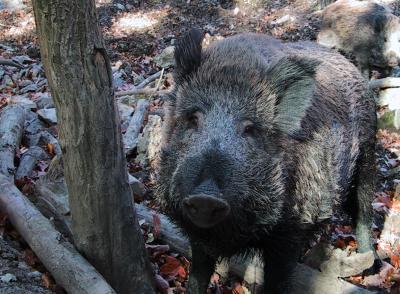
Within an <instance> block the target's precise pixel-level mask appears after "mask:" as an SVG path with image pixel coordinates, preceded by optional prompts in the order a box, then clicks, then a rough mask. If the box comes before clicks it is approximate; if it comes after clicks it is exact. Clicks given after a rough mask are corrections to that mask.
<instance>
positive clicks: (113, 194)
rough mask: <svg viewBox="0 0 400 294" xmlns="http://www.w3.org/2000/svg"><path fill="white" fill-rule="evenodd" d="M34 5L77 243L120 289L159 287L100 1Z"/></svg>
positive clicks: (148, 290) (38, 1)
mask: <svg viewBox="0 0 400 294" xmlns="http://www.w3.org/2000/svg"><path fill="white" fill-rule="evenodd" d="M33 7H34V12H35V20H36V27H37V30H38V35H39V39H40V50H41V55H42V60H43V63H44V67H45V71H46V76H47V78H48V80H49V85H50V88H51V90H52V96H53V97H54V101H55V105H56V109H57V118H58V127H59V135H60V142H61V148H62V153H63V160H64V167H65V178H66V182H67V186H68V191H69V195H70V198H69V201H70V208H71V214H72V229H73V237H74V242H75V244H76V246H77V248H78V250H79V251H80V252H81V253H83V255H84V256H85V257H86V258H87V259H88V260H89V261H90V262H91V263H92V264H93V265H94V266H95V267H96V269H97V270H98V271H99V272H100V273H101V274H102V275H103V276H104V277H105V278H106V280H107V281H108V282H109V283H110V284H111V285H112V286H113V288H114V289H115V290H116V291H117V292H118V293H122V294H123V293H133V292H135V293H154V290H153V282H152V274H151V268H150V263H149V262H148V258H147V255H146V251H145V248H144V242H143V237H142V235H141V233H140V228H139V225H138V222H137V220H136V214H135V212H134V208H133V205H132V199H131V191H130V187H129V184H128V178H127V171H126V161H125V155H124V153H123V146H122V139H121V130H120V124H119V117H118V112H117V110H116V105H115V102H114V100H113V95H114V90H113V84H112V73H111V67H110V62H109V59H108V57H107V54H106V50H105V47H104V42H103V39H102V36H101V34H100V29H99V27H98V24H97V17H96V8H95V1H94V0H91V1H78V0H52V1H49V0H34V1H33Z"/></svg>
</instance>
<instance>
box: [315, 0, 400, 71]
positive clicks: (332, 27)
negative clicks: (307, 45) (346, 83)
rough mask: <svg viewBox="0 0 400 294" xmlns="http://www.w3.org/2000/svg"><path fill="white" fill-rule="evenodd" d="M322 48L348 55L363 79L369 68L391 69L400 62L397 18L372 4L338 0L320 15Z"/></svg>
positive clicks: (398, 22)
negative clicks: (352, 58) (325, 47)
mask: <svg viewBox="0 0 400 294" xmlns="http://www.w3.org/2000/svg"><path fill="white" fill-rule="evenodd" d="M317 42H318V43H319V44H321V45H324V46H327V47H330V48H336V49H339V50H342V51H344V52H345V53H351V54H352V55H353V56H354V57H355V60H356V62H357V65H358V67H359V69H360V70H361V71H362V73H363V75H364V76H365V77H368V76H369V69H370V68H371V67H372V66H375V67H380V68H393V67H396V66H397V65H398V64H399V61H400V18H399V17H397V16H395V15H394V14H392V13H391V12H390V10H389V8H387V7H385V6H383V4H378V3H376V2H372V1H357V0H339V1H337V2H335V3H333V4H331V5H329V6H327V7H326V8H325V9H324V11H323V13H322V23H321V31H320V33H319V34H318V38H317Z"/></svg>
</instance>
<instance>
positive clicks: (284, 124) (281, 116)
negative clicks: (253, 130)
mask: <svg viewBox="0 0 400 294" xmlns="http://www.w3.org/2000/svg"><path fill="white" fill-rule="evenodd" d="M319 64H320V62H319V61H316V60H313V59H306V58H299V57H284V58H282V59H280V60H279V61H278V62H277V63H276V64H275V65H274V66H272V68H271V69H270V70H269V73H268V76H269V78H270V82H269V83H270V90H271V94H272V95H273V96H274V98H275V114H274V122H275V124H276V125H277V126H278V128H279V129H280V130H281V131H283V132H284V133H286V134H289V135H292V134H294V133H295V132H296V131H298V130H300V128H301V120H302V119H303V117H304V116H305V114H306V111H307V109H308V108H309V106H310V105H311V103H312V99H313V94H314V90H315V84H316V81H315V72H316V68H317V66H318V65H319Z"/></svg>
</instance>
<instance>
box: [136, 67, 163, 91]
mask: <svg viewBox="0 0 400 294" xmlns="http://www.w3.org/2000/svg"><path fill="white" fill-rule="evenodd" d="M162 72H163V71H162V70H160V71H159V72H156V73H155V74H152V75H151V76H149V77H147V78H146V79H145V80H144V81H143V82H141V83H140V84H139V85H137V86H136V89H142V88H144V87H146V85H148V84H150V83H151V82H152V81H155V80H156V79H158V78H159V77H160V76H161V74H162Z"/></svg>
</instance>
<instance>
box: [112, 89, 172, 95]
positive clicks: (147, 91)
mask: <svg viewBox="0 0 400 294" xmlns="http://www.w3.org/2000/svg"><path fill="white" fill-rule="evenodd" d="M168 92H169V90H159V91H156V88H144V89H133V90H128V91H119V92H116V93H115V96H116V97H121V96H126V95H155V94H157V95H164V94H167V93H168Z"/></svg>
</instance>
